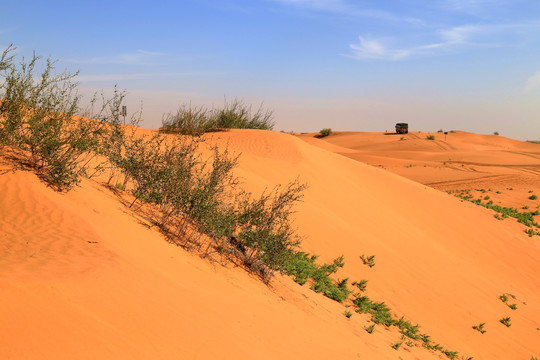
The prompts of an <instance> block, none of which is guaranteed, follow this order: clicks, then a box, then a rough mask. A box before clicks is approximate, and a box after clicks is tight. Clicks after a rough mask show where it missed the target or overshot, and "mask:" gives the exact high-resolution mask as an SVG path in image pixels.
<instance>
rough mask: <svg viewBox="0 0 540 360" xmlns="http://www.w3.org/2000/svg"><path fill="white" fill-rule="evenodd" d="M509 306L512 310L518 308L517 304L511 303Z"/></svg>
mask: <svg viewBox="0 0 540 360" xmlns="http://www.w3.org/2000/svg"><path fill="white" fill-rule="evenodd" d="M508 307H509V308H510V309H512V310H517V304H510V305H508Z"/></svg>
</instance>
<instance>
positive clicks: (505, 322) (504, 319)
mask: <svg viewBox="0 0 540 360" xmlns="http://www.w3.org/2000/svg"><path fill="white" fill-rule="evenodd" d="M499 322H500V323H501V324H503V325H504V326H506V327H510V326H511V325H512V324H511V323H510V318H509V317H504V318H502V319H500V320H499Z"/></svg>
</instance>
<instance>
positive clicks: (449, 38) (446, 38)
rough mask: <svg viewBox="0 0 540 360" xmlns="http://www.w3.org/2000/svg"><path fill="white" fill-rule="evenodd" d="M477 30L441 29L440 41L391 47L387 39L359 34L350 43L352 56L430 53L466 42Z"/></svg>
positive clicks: (392, 57) (400, 56) (390, 57)
mask: <svg viewBox="0 0 540 360" xmlns="http://www.w3.org/2000/svg"><path fill="white" fill-rule="evenodd" d="M475 31H477V28H476V27H475V26H460V27H454V28H451V29H445V30H440V31H439V32H438V36H439V38H440V41H439V42H434V43H429V44H423V45H417V46H412V47H408V48H390V47H388V46H386V45H385V42H387V41H385V40H384V39H383V40H377V39H371V40H368V39H366V38H364V37H363V36H359V37H358V38H359V40H360V42H359V43H358V44H350V45H349V47H350V49H351V50H352V55H350V57H353V58H356V59H379V60H403V59H405V58H408V57H411V56H413V55H417V54H429V53H434V52H435V51H442V50H444V49H447V48H449V47H451V46H456V45H459V44H464V43H466V42H467V40H468V38H469V37H470V36H471V34H473V33H474V32H475Z"/></svg>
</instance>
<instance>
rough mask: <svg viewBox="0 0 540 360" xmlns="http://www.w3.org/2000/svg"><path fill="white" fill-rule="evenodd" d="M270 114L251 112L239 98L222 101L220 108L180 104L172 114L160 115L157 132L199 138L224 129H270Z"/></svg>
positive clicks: (270, 112) (272, 123) (272, 124)
mask: <svg viewBox="0 0 540 360" xmlns="http://www.w3.org/2000/svg"><path fill="white" fill-rule="evenodd" d="M272 119H273V112H272V111H270V110H266V109H263V108H262V104H261V105H260V106H259V108H258V109H257V110H256V111H252V108H251V106H250V105H246V104H245V103H244V102H243V101H242V100H240V99H234V100H233V101H231V102H227V101H225V104H224V106H223V107H222V108H216V109H209V108H206V107H204V106H192V105H191V104H189V105H186V104H184V105H181V106H180V107H179V108H178V110H177V111H176V112H174V113H169V114H166V115H165V116H164V119H163V122H162V126H161V128H160V131H161V132H165V133H178V134H182V135H202V134H204V133H206V132H212V131H220V130H224V129H261V130H272V129H273V127H274V122H273V120H272Z"/></svg>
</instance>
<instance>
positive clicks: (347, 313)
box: [343, 310, 353, 319]
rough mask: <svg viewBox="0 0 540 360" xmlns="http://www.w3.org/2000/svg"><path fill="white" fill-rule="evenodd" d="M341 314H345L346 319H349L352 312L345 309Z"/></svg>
mask: <svg viewBox="0 0 540 360" xmlns="http://www.w3.org/2000/svg"><path fill="white" fill-rule="evenodd" d="M343 315H345V317H346V318H347V319H350V318H351V316H352V315H353V313H352V312H350V311H349V310H345V312H344V313H343Z"/></svg>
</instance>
